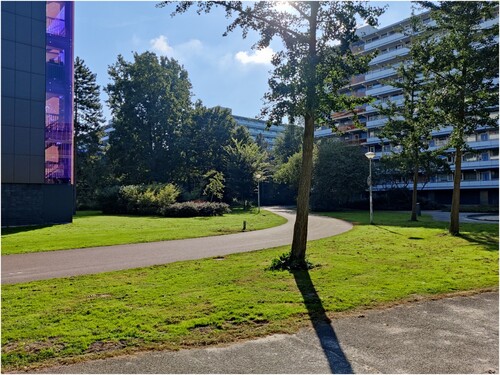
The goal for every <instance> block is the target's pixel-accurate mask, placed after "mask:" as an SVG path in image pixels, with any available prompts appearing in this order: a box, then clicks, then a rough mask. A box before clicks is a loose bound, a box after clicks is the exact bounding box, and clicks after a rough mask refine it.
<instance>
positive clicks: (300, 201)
mask: <svg viewBox="0 0 500 375" xmlns="http://www.w3.org/2000/svg"><path fill="white" fill-rule="evenodd" d="M309 4H310V5H311V16H310V17H309V52H308V55H309V56H308V57H309V61H308V65H307V71H306V72H305V74H306V76H307V82H308V85H307V93H306V95H307V98H306V109H305V116H304V120H305V127H304V142H303V145H302V167H301V170H300V178H299V191H298V194H297V215H296V217H295V225H294V228H293V240H292V250H291V253H290V258H291V259H293V260H296V261H299V262H302V261H304V260H305V257H306V245H307V224H308V219H309V194H310V192H311V180H312V169H313V147H314V120H315V112H316V111H315V110H316V107H317V98H316V67H317V64H318V63H317V52H316V42H317V40H316V31H317V26H318V25H317V18H318V10H319V2H316V1H311V2H309Z"/></svg>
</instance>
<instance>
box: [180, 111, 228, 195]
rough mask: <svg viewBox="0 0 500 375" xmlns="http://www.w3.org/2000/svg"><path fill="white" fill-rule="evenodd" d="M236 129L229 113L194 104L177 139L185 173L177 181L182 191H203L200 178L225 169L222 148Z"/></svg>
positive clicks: (202, 179)
mask: <svg viewBox="0 0 500 375" xmlns="http://www.w3.org/2000/svg"><path fill="white" fill-rule="evenodd" d="M235 127H236V122H235V121H234V118H233V117H232V116H231V112H230V110H228V109H226V108H222V107H214V108H206V107H205V106H203V105H202V103H201V101H197V102H196V103H195V106H194V109H193V110H192V113H191V115H190V121H189V122H188V123H186V124H184V126H182V129H181V137H180V140H179V142H181V143H182V147H181V148H180V150H181V157H182V161H181V162H182V163H183V172H184V173H183V175H182V176H181V177H180V178H179V182H180V183H182V187H183V189H184V190H187V191H189V192H198V191H203V187H204V185H205V183H204V177H203V175H204V174H206V173H209V172H207V171H211V170H216V171H223V170H224V157H223V152H224V151H223V149H224V147H225V146H228V145H229V144H230V143H231V135H232V133H233V131H234V129H235ZM200 196H201V194H199V195H198V196H196V197H195V198H196V199H198V198H200Z"/></svg>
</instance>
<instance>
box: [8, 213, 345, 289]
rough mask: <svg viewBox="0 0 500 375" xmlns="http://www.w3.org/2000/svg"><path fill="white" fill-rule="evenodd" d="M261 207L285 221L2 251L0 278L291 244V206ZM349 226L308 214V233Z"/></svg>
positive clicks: (315, 235) (327, 233) (320, 234)
mask: <svg viewBox="0 0 500 375" xmlns="http://www.w3.org/2000/svg"><path fill="white" fill-rule="evenodd" d="M266 209H267V210H269V211H272V212H274V213H275V214H278V215H280V216H283V217H284V218H286V219H287V220H288V222H287V223H286V224H283V225H280V226H278V227H274V228H269V229H263V230H258V231H253V232H244V233H237V234H229V235H225V236H214V237H202V238H192V239H185V240H174V241H161V242H150V243H139V244H127V245H116V246H102V247H91V248H85V249H74V250H60V251H50V252H42V253H33V254H15V255H3V256H2V284H16V283H22V282H28V281H35V280H46V279H52V278H57V277H69V276H77V275H88V274H95V273H100V272H108V271H118V270H125V269H130V268H138V267H148V266H154V265H160V264H166V263H173V262H178V261H182V260H193V259H202V258H209V257H214V256H224V255H228V254H233V253H242V252H247V251H253V250H261V249H267V248H271V247H275V246H282V245H288V244H290V243H291V242H292V236H293V225H294V223H295V212H294V211H293V210H290V209H286V208H281V207H267V208H266ZM351 228H352V224H350V223H347V222H345V221H342V220H338V219H334V218H329V217H325V216H318V215H309V230H308V239H309V240H316V239H320V238H325V237H331V236H334V235H336V234H340V233H343V232H346V231H348V230H350V229H351Z"/></svg>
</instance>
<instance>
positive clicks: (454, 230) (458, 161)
mask: <svg viewBox="0 0 500 375" xmlns="http://www.w3.org/2000/svg"><path fill="white" fill-rule="evenodd" d="M461 180H462V150H461V149H460V148H457V150H456V154H455V173H454V175H453V195H452V198H451V214H450V229H449V232H450V234H451V235H453V236H458V235H459V234H460V216H459V213H460V182H461Z"/></svg>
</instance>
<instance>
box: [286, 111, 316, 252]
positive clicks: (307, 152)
mask: <svg viewBox="0 0 500 375" xmlns="http://www.w3.org/2000/svg"><path fill="white" fill-rule="evenodd" d="M313 146H314V117H313V116H307V117H306V124H305V129H304V144H303V151H302V168H301V171H300V178H299V191H298V195H297V215H296V218H295V226H294V228H293V241H292V251H291V258H292V259H296V260H299V261H301V260H304V259H305V256H306V244H307V224H308V219H309V193H310V191H311V180H312V169H313Z"/></svg>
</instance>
